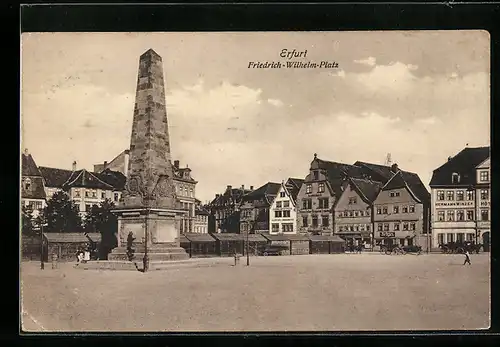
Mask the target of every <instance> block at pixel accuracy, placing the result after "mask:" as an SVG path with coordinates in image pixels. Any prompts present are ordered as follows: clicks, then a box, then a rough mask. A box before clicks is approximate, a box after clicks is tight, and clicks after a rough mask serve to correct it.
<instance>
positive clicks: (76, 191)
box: [75, 190, 80, 198]
mask: <svg viewBox="0 0 500 347" xmlns="http://www.w3.org/2000/svg"><path fill="white" fill-rule="evenodd" d="M79 197H80V191H79V190H75V198H79Z"/></svg>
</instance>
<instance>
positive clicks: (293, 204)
mask: <svg viewBox="0 0 500 347" xmlns="http://www.w3.org/2000/svg"><path fill="white" fill-rule="evenodd" d="M302 183H304V180H303V179H299V178H289V179H288V180H287V181H286V182H282V183H281V186H280V189H279V190H278V193H277V194H276V198H275V199H274V201H273V203H272V204H271V206H270V208H269V225H270V230H269V233H270V234H279V233H284V234H296V233H297V194H298V193H299V190H300V188H301V187H302Z"/></svg>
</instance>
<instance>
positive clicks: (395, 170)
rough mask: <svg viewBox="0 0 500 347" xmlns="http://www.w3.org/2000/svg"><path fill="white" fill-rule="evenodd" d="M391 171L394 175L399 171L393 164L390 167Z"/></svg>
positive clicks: (396, 165)
mask: <svg viewBox="0 0 500 347" xmlns="http://www.w3.org/2000/svg"><path fill="white" fill-rule="evenodd" d="M391 171H392V172H394V173H396V172H398V171H399V168H398V164H396V163H394V164H392V165H391Z"/></svg>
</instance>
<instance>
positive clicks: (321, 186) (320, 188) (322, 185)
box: [318, 183, 325, 193]
mask: <svg viewBox="0 0 500 347" xmlns="http://www.w3.org/2000/svg"><path fill="white" fill-rule="evenodd" d="M324 191H325V184H324V183H320V184H319V185H318V193H323V192H324Z"/></svg>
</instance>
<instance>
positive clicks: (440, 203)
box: [436, 201, 474, 206]
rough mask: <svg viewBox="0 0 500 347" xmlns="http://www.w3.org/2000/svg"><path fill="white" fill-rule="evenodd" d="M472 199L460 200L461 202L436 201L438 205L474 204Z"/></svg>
mask: <svg viewBox="0 0 500 347" xmlns="http://www.w3.org/2000/svg"><path fill="white" fill-rule="evenodd" d="M473 205H474V202H472V201H460V202H436V206H473Z"/></svg>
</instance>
